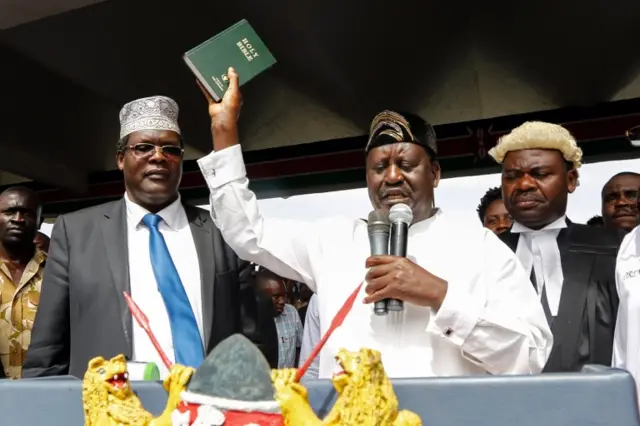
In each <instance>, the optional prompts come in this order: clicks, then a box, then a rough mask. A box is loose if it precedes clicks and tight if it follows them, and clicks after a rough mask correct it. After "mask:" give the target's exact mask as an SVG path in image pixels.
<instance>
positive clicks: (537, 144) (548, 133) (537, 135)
mask: <svg viewBox="0 0 640 426" xmlns="http://www.w3.org/2000/svg"><path fill="white" fill-rule="evenodd" d="M522 149H556V150H558V151H560V152H561V153H562V156H563V157H564V159H565V160H567V161H568V162H570V163H572V164H573V167H574V168H575V169H578V168H580V166H582V163H581V160H582V150H581V149H580V147H578V144H577V143H576V139H575V138H574V137H573V135H571V133H569V131H568V130H567V129H565V128H564V127H562V126H560V125H558V124H552V123H545V122H542V121H527V122H526V123H524V124H522V125H521V126H518V127H516V128H515V129H513V130H512V131H511V132H510V133H508V134H506V135H504V136H502V137H501V138H500V140H498V144H497V145H496V146H495V147H493V148H491V150H489V155H491V156H492V157H493V158H495V160H496V161H497V162H498V163H501V164H502V162H503V161H504V157H505V156H506V155H507V154H508V153H509V152H511V151H520V150H522Z"/></svg>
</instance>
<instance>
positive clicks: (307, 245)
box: [198, 145, 553, 378]
mask: <svg viewBox="0 0 640 426" xmlns="http://www.w3.org/2000/svg"><path fill="white" fill-rule="evenodd" d="M198 163H199V165H200V168H201V170H202V172H203V175H204V177H205V179H206V181H207V184H208V186H209V189H210V191H211V206H212V210H211V211H212V218H213V220H214V222H215V223H216V225H217V226H218V228H219V229H220V230H221V232H222V235H223V237H224V239H225V241H226V242H227V244H229V245H230V246H231V247H232V248H233V249H234V250H235V251H236V253H237V254H238V256H240V257H241V258H243V259H245V260H249V261H253V262H255V263H257V264H259V265H262V266H264V267H266V268H268V269H270V270H272V271H274V272H275V273H277V274H278V275H281V276H284V277H287V278H290V279H293V280H296V281H301V282H304V283H306V284H307V285H308V286H309V288H311V289H312V290H313V291H314V292H315V293H316V294H317V299H318V300H317V302H318V312H319V316H320V326H321V331H322V333H325V332H326V331H327V329H328V328H329V326H330V323H331V321H332V319H333V317H334V316H335V314H336V313H337V312H338V310H339V309H340V308H341V307H342V305H343V304H344V302H345V300H346V299H347V297H348V296H349V295H350V294H351V293H352V292H353V290H354V289H355V288H356V287H357V286H358V285H359V284H360V282H361V281H362V280H363V279H364V277H365V274H366V272H367V270H366V268H365V260H366V259H367V257H369V253H370V248H369V240H368V236H367V224H366V223H365V222H364V221H362V220H353V219H351V218H343V217H333V218H329V219H325V220H321V221H318V222H314V223H306V222H302V221H295V220H280V219H275V218H265V217H263V216H262V215H261V214H260V211H259V209H258V203H257V200H256V197H255V194H254V193H253V192H251V191H250V190H249V181H248V179H247V178H246V171H245V166H244V162H243V158H242V151H241V148H240V145H236V146H233V147H231V148H227V149H224V150H221V151H219V152H214V153H212V154H210V155H208V156H206V157H204V158H201V159H200V160H199V162H198ZM474 225H475V226H474ZM408 257H409V258H410V259H412V260H413V261H414V262H416V263H417V264H419V265H420V266H421V267H423V268H425V269H426V270H428V271H429V272H431V273H433V274H435V275H436V276H438V277H440V278H442V279H444V280H447V282H448V290H447V295H446V297H445V299H444V302H443V303H442V306H441V307H440V309H439V310H438V311H437V312H436V311H433V310H432V309H431V308H428V307H424V306H417V305H412V304H410V303H405V304H404V307H405V308H404V311H403V312H402V313H400V314H399V315H394V314H390V315H388V316H384V317H380V316H376V315H375V314H374V313H373V307H372V306H371V305H365V304H364V303H362V300H363V298H364V297H365V294H364V288H365V287H364V286H363V287H362V289H361V290H360V293H359V295H358V297H357V299H356V302H355V303H354V305H353V309H352V310H351V312H350V314H349V315H348V316H347V317H346V319H345V321H344V323H343V325H342V326H341V327H339V328H338V329H337V330H336V331H335V332H334V334H333V335H332V336H331V338H330V339H329V340H328V342H327V344H326V345H325V347H324V348H323V350H322V352H321V353H320V367H319V370H320V372H319V377H321V378H326V377H330V376H331V374H332V373H333V371H334V369H335V361H334V356H335V355H336V353H337V351H338V350H339V349H340V348H341V347H344V348H346V349H349V350H359V349H360V348H362V347H367V348H372V349H377V350H379V351H380V352H381V353H382V359H383V363H384V365H385V369H386V371H387V373H388V374H389V376H390V377H426V376H457V375H472V374H505V373H522V374H526V373H537V372H539V371H541V369H542V367H543V366H544V365H545V363H546V361H547V358H548V356H549V353H550V351H551V346H552V343H553V337H552V335H551V331H550V330H549V326H548V325H547V321H546V318H545V315H544V312H543V310H542V306H541V305H540V303H539V302H538V298H537V295H536V293H535V290H534V289H533V288H532V286H531V284H530V283H529V277H528V276H527V274H526V273H525V271H524V270H523V269H522V266H521V265H520V263H519V262H518V261H517V259H516V257H515V254H514V253H513V252H512V251H511V250H509V248H508V247H507V246H506V245H505V244H503V243H502V242H501V241H500V240H499V239H498V238H497V237H496V236H495V235H494V234H493V233H492V232H491V231H489V230H488V229H484V228H482V227H481V226H479V225H477V224H475V223H474V224H469V225H466V226H462V227H461V226H459V225H458V224H453V223H450V222H449V221H448V220H447V218H446V217H445V215H443V214H442V212H438V213H437V214H435V215H434V216H432V217H431V218H429V219H426V220H423V221H421V222H419V223H416V224H414V225H412V226H411V227H410V228H409V244H408Z"/></svg>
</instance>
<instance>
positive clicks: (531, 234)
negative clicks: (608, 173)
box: [511, 216, 567, 317]
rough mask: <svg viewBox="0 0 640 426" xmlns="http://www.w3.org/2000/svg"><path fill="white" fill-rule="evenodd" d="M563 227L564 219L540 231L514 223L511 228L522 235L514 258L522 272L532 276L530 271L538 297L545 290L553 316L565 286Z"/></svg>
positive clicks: (564, 226) (556, 313)
mask: <svg viewBox="0 0 640 426" xmlns="http://www.w3.org/2000/svg"><path fill="white" fill-rule="evenodd" d="M566 227H567V221H566V218H565V216H562V217H561V218H559V219H557V220H556V221H554V222H551V223H550V224H548V225H547V226H545V227H544V228H542V229H540V230H533V229H530V228H527V227H526V226H524V225H522V224H520V223H518V222H514V224H513V227H512V228H511V232H512V233H514V234H518V233H519V234H521V235H520V236H521V238H519V239H518V247H517V249H516V255H517V256H518V259H519V260H520V263H522V266H523V267H524V270H525V271H528V272H529V274H531V268H533V272H534V274H535V277H536V286H537V290H538V296H539V297H541V296H542V290H543V289H544V288H545V287H546V289H547V301H548V302H549V311H551V315H552V316H554V317H555V316H557V315H558V307H559V306H560V295H561V294H562V284H563V283H564V274H563V273H562V259H561V257H560V249H559V248H558V234H560V230H562V229H563V228H566Z"/></svg>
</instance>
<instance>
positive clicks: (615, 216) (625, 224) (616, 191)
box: [601, 172, 640, 232]
mask: <svg viewBox="0 0 640 426" xmlns="http://www.w3.org/2000/svg"><path fill="white" fill-rule="evenodd" d="M638 190H640V174H638V173H634V172H621V173H618V174H616V175H614V176H612V177H611V179H609V181H608V182H607V183H606V184H605V185H604V186H603V187H602V194H601V195H602V219H603V220H604V226H606V227H608V228H612V229H620V230H622V231H624V232H629V231H631V230H632V229H633V228H635V226H636V225H637V224H638V208H637V206H636V203H637V200H638Z"/></svg>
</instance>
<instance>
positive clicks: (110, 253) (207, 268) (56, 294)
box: [22, 199, 278, 377]
mask: <svg viewBox="0 0 640 426" xmlns="http://www.w3.org/2000/svg"><path fill="white" fill-rule="evenodd" d="M184 207H185V211H186V214H187V218H188V220H189V225H190V227H191V232H192V234H193V239H194V242H195V246H196V250H197V252H198V261H199V263H200V272H201V282H202V303H203V306H202V312H203V324H204V327H203V328H204V341H205V348H206V351H207V353H208V352H210V351H211V350H212V349H213V348H214V347H215V346H216V345H217V344H218V343H219V342H220V341H221V340H223V339H225V338H226V337H228V336H230V335H232V334H234V333H243V334H245V335H247V336H248V337H249V338H250V339H251V340H252V341H253V342H254V343H256V344H257V345H258V347H260V349H261V350H262V351H263V353H264V354H265V355H266V356H267V359H268V360H269V363H270V364H271V365H277V357H278V338H277V333H276V329H275V324H274V321H273V306H272V304H271V300H268V299H266V298H265V297H263V296H260V295H258V294H256V293H255V291H254V289H253V285H252V283H251V282H250V280H251V272H250V270H249V264H248V263H247V262H243V261H240V260H239V259H238V257H237V256H236V255H235V253H234V252H233V251H232V250H231V248H230V247H229V246H227V244H226V243H225V242H224V240H223V239H222V236H221V234H220V231H219V230H218V229H217V228H216V227H215V225H214V224H213V221H212V219H211V218H210V216H209V212H207V211H206V210H202V209H199V208H197V207H193V206H188V205H185V206H184ZM127 245H128V243H127V225H126V207H125V203H124V199H120V200H118V201H114V202H110V203H106V204H102V205H99V206H95V207H91V208H88V209H85V210H80V211H78V212H74V213H70V214H67V215H63V216H60V217H59V218H58V220H57V221H56V224H55V226H54V228H53V232H52V235H51V245H50V248H49V256H48V259H47V266H46V268H45V273H44V281H43V283H42V293H41V296H40V305H39V306H38V312H37V314H36V318H35V322H34V326H33V331H32V334H31V344H30V346H29V350H28V352H27V359H26V361H25V364H24V366H23V373H22V374H23V377H37V376H50V375H63V374H71V375H73V376H76V377H82V376H83V375H84V372H85V370H86V368H87V363H88V362H89V360H90V359H91V358H93V357H95V356H104V357H112V356H115V355H117V354H120V353H122V354H124V355H125V356H127V357H131V353H132V346H133V344H132V316H131V313H130V312H129V309H128V307H127V304H126V301H125V299H124V297H123V292H124V291H130V286H129V257H128V250H127ZM214 254H215V256H214ZM214 259H224V260H225V261H224V264H223V265H219V264H216V262H214Z"/></svg>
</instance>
